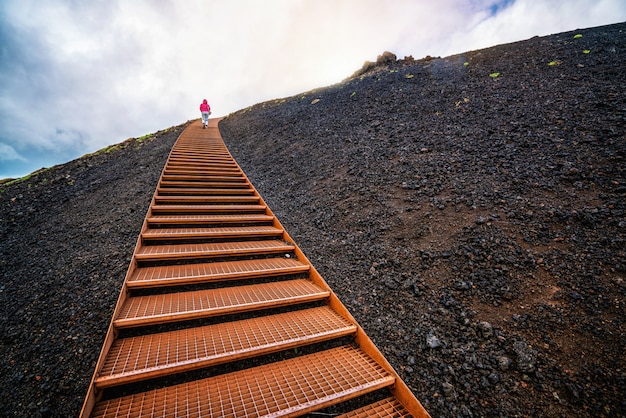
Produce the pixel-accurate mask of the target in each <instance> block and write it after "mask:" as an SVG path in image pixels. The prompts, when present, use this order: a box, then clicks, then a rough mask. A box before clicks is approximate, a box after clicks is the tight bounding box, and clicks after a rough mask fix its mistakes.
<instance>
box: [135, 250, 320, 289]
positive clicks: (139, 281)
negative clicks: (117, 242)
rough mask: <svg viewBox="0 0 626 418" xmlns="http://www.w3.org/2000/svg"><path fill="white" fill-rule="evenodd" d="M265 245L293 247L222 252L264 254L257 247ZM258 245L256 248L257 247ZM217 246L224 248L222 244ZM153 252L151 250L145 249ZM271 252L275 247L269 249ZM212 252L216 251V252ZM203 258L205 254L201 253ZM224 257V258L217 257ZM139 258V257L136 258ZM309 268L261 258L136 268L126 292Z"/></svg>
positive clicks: (290, 259) (301, 264) (270, 274)
mask: <svg viewBox="0 0 626 418" xmlns="http://www.w3.org/2000/svg"><path fill="white" fill-rule="evenodd" d="M266 242H269V243H272V244H270V245H273V246H275V247H276V248H278V249H280V250H282V252H288V251H290V250H293V246H291V245H288V244H285V243H284V242H282V241H261V242H245V243H226V244H235V245H237V244H253V245H251V246H250V249H248V248H245V247H243V246H239V247H230V248H226V249H224V250H223V252H227V251H228V252H229V255H232V253H235V252H236V254H241V253H242V252H243V251H248V250H249V251H267V249H265V248H261V247H260V245H261V244H264V243H266ZM257 244H258V245H257ZM220 245H224V243H221V244H220ZM148 248H154V247H148ZM270 248H271V249H274V247H270ZM215 251H218V250H217V249H216V250H215ZM201 254H202V255H204V254H205V253H202V252H201ZM220 255H223V254H220ZM137 256H138V255H137ZM309 269H310V267H309V265H308V264H306V263H303V262H301V261H298V260H296V259H293V258H264V259H256V260H237V261H220V262H216V263H202V264H182V265H172V266H158V267H141V268H137V269H136V270H135V272H134V273H133V274H132V276H131V277H130V278H129V279H128V283H127V284H128V287H129V288H148V287H158V286H174V285H186V284H194V283H204V282H217V281H224V280H239V279H250V278H256V277H273V276H284V275H288V274H298V273H306V272H308V271H309Z"/></svg>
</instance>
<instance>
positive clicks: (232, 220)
mask: <svg viewBox="0 0 626 418" xmlns="http://www.w3.org/2000/svg"><path fill="white" fill-rule="evenodd" d="M273 220H274V217H273V216H270V215H261V214H259V215H255V214H253V215H170V216H166V215H156V216H151V217H149V218H148V224H150V225H196V224H197V225H211V224H216V225H224V224H251V223H268V222H272V221H273Z"/></svg>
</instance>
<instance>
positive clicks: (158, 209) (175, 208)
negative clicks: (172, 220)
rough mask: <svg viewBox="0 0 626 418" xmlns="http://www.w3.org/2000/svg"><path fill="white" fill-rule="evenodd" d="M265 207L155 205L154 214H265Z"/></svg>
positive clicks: (153, 207)
mask: <svg viewBox="0 0 626 418" xmlns="http://www.w3.org/2000/svg"><path fill="white" fill-rule="evenodd" d="M265 209H267V206H265V205H158V206H157V205H154V206H152V213H153V214H157V213H176V214H180V213H224V212H231V213H232V212H248V213H250V212H263V213H265Z"/></svg>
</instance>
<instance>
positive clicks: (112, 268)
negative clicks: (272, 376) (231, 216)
mask: <svg viewBox="0 0 626 418" xmlns="http://www.w3.org/2000/svg"><path fill="white" fill-rule="evenodd" d="M577 34H581V35H582V37H575V35H577ZM586 52H588V53H586ZM625 62H626V24H619V25H612V26H607V27H600V28H593V29H589V30H580V31H576V32H568V33H563V34H559V35H553V36H549V37H542V38H532V39H530V40H528V41H524V42H518V43H513V44H508V45H502V46H498V47H494V48H489V49H485V50H480V51H473V52H468V53H466V54H463V55H458V56H453V57H448V58H444V59H441V58H430V57H427V58H425V59H422V60H413V59H412V58H411V57H407V58H405V59H403V60H399V61H396V60H395V59H393V57H390V55H389V54H387V55H385V56H381V57H380V60H379V61H378V62H377V63H370V64H369V65H366V66H364V68H363V69H362V70H361V71H359V72H357V73H356V74H355V75H354V77H352V78H350V79H348V80H345V81H344V82H342V83H340V84H337V85H335V86H331V87H328V88H323V89H319V90H314V91H311V92H307V93H305V94H302V95H298V96H296V97H291V98H286V99H279V100H275V101H272V102H267V103H262V104H259V105H255V106H253V107H251V108H248V109H245V110H242V111H240V112H237V113H235V114H233V115H230V116H229V117H228V118H226V119H225V120H223V121H222V122H221V123H220V130H221V132H222V135H223V137H224V139H225V141H226V144H227V145H228V147H229V149H230V150H231V152H232V154H233V156H234V157H235V158H236V160H237V161H238V163H239V164H240V165H241V166H242V168H243V169H244V171H245V172H246V174H247V175H248V177H249V178H250V179H251V180H252V182H253V184H254V185H255V187H256V188H257V189H258V190H259V192H260V193H261V195H262V196H263V198H264V199H265V201H266V202H267V203H268V204H269V206H270V207H271V208H272V210H273V211H274V212H275V214H276V215H277V216H278V218H279V219H280V221H281V223H282V224H283V226H285V228H286V229H287V231H288V232H289V233H290V235H291V236H292V237H293V238H294V239H295V240H296V242H297V243H298V245H299V246H300V247H301V248H302V249H303V251H304V252H305V253H306V254H307V256H308V257H309V259H310V260H311V261H312V262H313V264H314V265H315V267H316V268H317V269H318V270H319V271H320V273H321V274H322V276H324V278H325V279H326V281H327V282H328V283H329V284H330V286H331V287H332V288H333V289H334V290H335V292H336V293H337V295H338V296H339V298H340V299H341V300H342V301H343V302H344V304H345V305H346V306H347V307H348V308H349V309H350V311H351V312H352V314H353V315H354V316H355V318H356V319H357V320H358V321H359V323H360V324H361V325H362V326H363V328H364V329H365V330H366V332H367V333H368V334H369V335H370V337H371V338H372V339H373V340H374V342H375V343H376V344H377V345H378V346H379V348H380V349H381V350H382V351H383V353H384V354H385V355H386V356H387V358H388V359H389V360H390V362H391V363H392V364H393V366H394V367H395V368H396V370H397V371H398V372H399V373H400V375H401V376H402V377H403V379H404V380H405V381H406V382H407V384H408V385H409V386H410V387H411V388H412V389H413V391H414V393H415V395H416V396H417V398H418V399H419V400H420V401H421V402H422V403H423V404H424V406H425V407H426V409H427V410H428V411H429V412H430V413H431V415H432V416H433V417H440V416H441V417H443V416H461V417H463V416H467V417H483V416H484V417H513V416H544V417H554V416H556V417H596V416H606V417H616V416H617V417H624V416H626V402H625V400H624V399H625V398H624V393H626V355H625V354H624V351H625V350H626V322H625V321H626V280H625V279H626V246H625V244H624V242H625V238H626V216H625V210H626V199H625V197H626V161H625V158H626V138H625V135H626V95H625V94H624V91H626V67H625V66H624V63H625ZM496 73H499V74H498V76H497V77H496ZM181 129H182V126H181V127H177V128H172V129H170V130H169V131H168V132H160V133H157V134H155V135H153V136H151V137H150V138H149V139H148V140H145V141H143V142H139V141H138V140H130V141H127V142H126V143H124V144H123V145H124V146H121V147H119V148H121V149H116V150H113V151H112V152H109V153H105V152H102V153H99V154H98V155H93V156H89V157H86V158H83V159H79V160H76V161H73V162H70V163H68V164H66V165H63V166H57V167H54V168H52V169H49V170H46V171H44V172H40V173H37V174H35V175H33V176H32V177H31V178H30V179H27V180H24V181H20V182H15V183H13V184H10V185H5V186H3V187H1V189H2V193H0V215H1V223H0V251H1V256H0V257H1V259H0V263H1V264H0V267H1V269H2V278H1V279H2V282H1V283H0V302H1V303H0V309H1V313H2V323H1V328H0V337H1V340H0V403H2V405H3V410H4V411H5V413H6V414H7V415H8V416H75V415H77V413H78V411H79V409H80V406H81V404H82V400H83V397H84V395H85V392H86V390H87V385H88V382H89V379H90V378H91V374H92V373H93V367H94V365H95V361H96V358H97V356H98V353H99V351H100V348H101V344H102V341H103V339H104V335H105V332H106V328H107V326H108V323H109V320H110V315H111V314H112V310H113V307H114V304H115V301H116V298H117V294H118V292H119V289H120V287H121V283H122V281H123V278H124V274H125V271H126V268H127V266H128V262H129V261H130V257H131V254H132V251H133V247H134V245H135V242H136V239H137V235H138V233H139V230H140V227H141V223H142V221H143V217H144V215H145V211H146V210H147V207H148V204H149V201H150V198H151V196H152V193H153V191H154V188H155V186H156V182H157V179H158V176H159V174H160V171H161V168H162V167H163V164H164V162H165V159H166V157H167V153H168V151H169V148H170V147H171V145H172V143H173V141H174V140H175V138H176V137H177V136H178V134H179V133H180V131H181Z"/></svg>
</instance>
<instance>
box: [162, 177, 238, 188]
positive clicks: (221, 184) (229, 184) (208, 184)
mask: <svg viewBox="0 0 626 418" xmlns="http://www.w3.org/2000/svg"><path fill="white" fill-rule="evenodd" d="M159 187H161V188H163V189H168V188H183V187H191V188H203V189H210V188H215V189H219V188H225V189H233V188H243V189H249V188H250V185H249V184H248V183H246V182H245V181H236V180H232V181H205V180H197V181H194V180H188V179H187V180H183V179H181V180H172V181H162V182H161V183H159Z"/></svg>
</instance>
